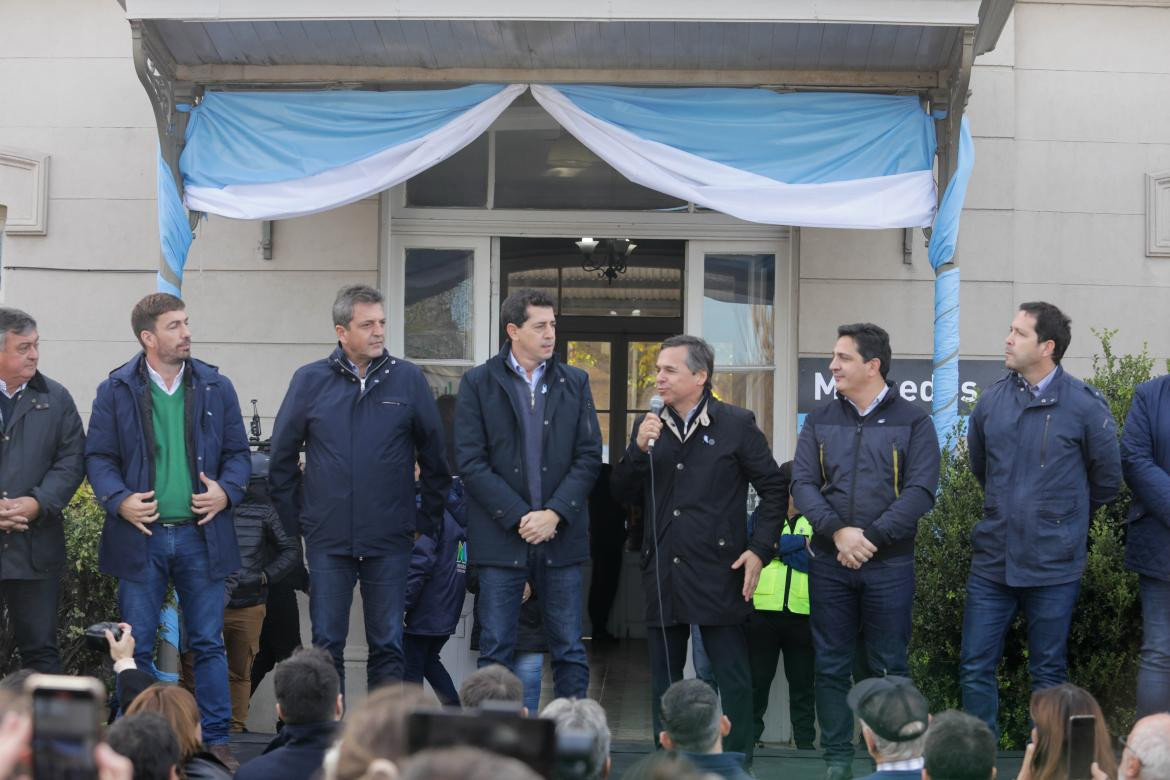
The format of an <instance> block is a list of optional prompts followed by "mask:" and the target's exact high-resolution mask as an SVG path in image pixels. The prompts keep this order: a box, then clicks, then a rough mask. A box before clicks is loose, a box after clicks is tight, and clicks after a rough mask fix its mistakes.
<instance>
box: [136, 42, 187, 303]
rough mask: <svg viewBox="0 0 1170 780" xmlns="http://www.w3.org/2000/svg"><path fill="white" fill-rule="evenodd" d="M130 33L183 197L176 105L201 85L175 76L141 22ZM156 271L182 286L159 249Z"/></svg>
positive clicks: (183, 118) (183, 122)
mask: <svg viewBox="0 0 1170 780" xmlns="http://www.w3.org/2000/svg"><path fill="white" fill-rule="evenodd" d="M130 35H131V41H132V50H133V56H134V70H135V72H136V73H137V74H138V80H139V81H141V82H142V86H143V87H144V88H145V89H146V94H147V96H148V97H149V98H150V105H151V108H152V109H153V110H154V121H155V125H156V127H157V129H158V144H159V149H160V150H161V152H162V157H163V160H164V161H165V162H166V164H167V167H169V168H170V169H171V175H172V176H173V177H174V179H175V183H176V184H177V186H178V188H179V197H180V198H182V197H183V177H182V176H181V175H180V174H179V155H180V154H182V152H183V137H184V134H185V132H186V129H187V114H186V113H184V112H181V111H179V110H178V109H177V105H178V104H179V103H180V102H185V103H188V104H194V103H195V101H196V100H197V99H198V98H199V97H201V96H202V94H203V88H202V87H200V86H197V85H195V84H191V83H189V82H182V81H178V80H177V79H176V78H175V64H174V58H173V57H172V56H171V53H170V52H169V51H168V50H167V47H166V45H165V44H164V43H163V42H162V41H160V40H158V39H157V38H156V37H155V36H153V35H151V34H150V32H149V27H147V25H146V23H145V22H141V21H131V22H130ZM188 219H189V222H190V226H191V230H194V229H195V225H196V224H198V222H199V213H198V212H191V213H190V214H189V215H188ZM158 267H159V273H160V274H161V275H162V277H163V278H164V279H166V280H167V281H168V282H170V283H171V284H173V285H174V286H175V287H182V280H181V279H179V278H177V277H176V276H175V273H174V271H172V270H171V268H170V266H169V265H167V262H166V260H165V259H164V258H163V256H162V254H161V252H160V254H159V261H158Z"/></svg>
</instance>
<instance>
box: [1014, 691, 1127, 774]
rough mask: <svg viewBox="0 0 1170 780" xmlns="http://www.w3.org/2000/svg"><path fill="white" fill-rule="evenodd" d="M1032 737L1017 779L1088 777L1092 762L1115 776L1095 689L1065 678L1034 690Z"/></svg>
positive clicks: (1114, 761) (1030, 708) (1109, 744)
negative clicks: (1089, 690)
mask: <svg viewBox="0 0 1170 780" xmlns="http://www.w3.org/2000/svg"><path fill="white" fill-rule="evenodd" d="M1029 712H1030V714H1031V716H1032V723H1033V724H1035V725H1034V726H1033V728H1032V741H1031V742H1029V743H1028V746H1027V748H1026V749H1025V750H1024V762H1023V764H1022V765H1021V767H1020V774H1019V775H1018V776H1017V777H1016V780H1088V779H1089V778H1090V777H1092V773H1091V771H1092V770H1091V767H1092V764H1093V763H1096V765H1097V767H1098V768H1099V770H1100V771H1101V772H1104V773H1105V774H1106V775H1107V776H1109V777H1117V759H1116V757H1115V756H1114V755H1113V746H1112V739H1111V738H1110V736H1109V730H1108V729H1107V728H1106V726H1105V715H1104V714H1103V713H1102V712H1101V706H1100V705H1099V704H1097V700H1096V699H1094V698H1093V694H1091V693H1089V692H1088V691H1086V690H1085V689H1084V688H1081V687H1079V686H1076V685H1073V684H1072V683H1063V684H1061V685H1057V686H1055V687H1053V688H1043V689H1041V690H1038V691H1036V692H1035V693H1033V694H1032V701H1031V703H1030V704H1029Z"/></svg>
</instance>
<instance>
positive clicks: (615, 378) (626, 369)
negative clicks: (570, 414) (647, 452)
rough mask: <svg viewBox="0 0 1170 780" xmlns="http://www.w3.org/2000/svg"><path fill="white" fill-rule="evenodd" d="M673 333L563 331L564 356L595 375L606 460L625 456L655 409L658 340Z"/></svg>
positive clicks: (593, 384)
mask: <svg viewBox="0 0 1170 780" xmlns="http://www.w3.org/2000/svg"><path fill="white" fill-rule="evenodd" d="M668 335H671V334H668V333H664V334H662V335H661V336H655V337H653V338H651V339H649V340H647V339H646V337H645V335H644V334H629V333H614V334H578V333H564V332H563V331H562V333H561V334H559V339H558V349H561V348H562V345H563V349H564V355H565V357H564V360H565V361H566V362H567V363H568V364H569V365H570V366H575V367H576V368H580V369H581V370H583V371H585V372H586V373H588V374H589V388H590V390H591V391H592V392H593V402H594V404H595V405H596V407H597V423H598V426H599V427H600V428H601V453H602V458H601V459H602V460H603V461H604V462H606V463H614V462H616V461H617V460H619V459H620V457H621V453H622V452H623V451H624V450H625V448H626V444H627V443H628V442H629V440H630V432H631V431H632V430H633V426H634V423H635V421H637V420H638V418H640V417H641V416H642V415H643V414H645V413H646V412H648V411H650V398H651V397H652V396H653V395H654V373H655V361H656V360H657V358H658V345H659V344H661V343H662V339H664V338H666V336H668Z"/></svg>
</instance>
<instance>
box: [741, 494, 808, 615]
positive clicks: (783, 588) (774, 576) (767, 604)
mask: <svg viewBox="0 0 1170 780" xmlns="http://www.w3.org/2000/svg"><path fill="white" fill-rule="evenodd" d="M812 532H813V529H812V525H810V524H809V522H808V520H806V519H805V517H804V515H801V516H800V517H798V518H796V522H795V523H794V524H793V526H792V530H791V531H790V532H788V533H794V534H800V535H801V536H805V537H808V536H812ZM752 603H753V604H754V605H755V608H756V609H759V610H764V611H767V612H782V611H784V610H785V609H787V610H788V611H789V612H794V613H796V614H797V615H807V614H808V612H809V609H808V574H807V573H805V572H803V571H797V570H796V569H793V568H791V567H789V566H788V565H786V564H785V563H784V562H783V561H781V560H780V559H779V558H774V559H772V562H771V563H769V564H768V565H767V566H765V567H764V569H763V571H761V572H760V584H759V585H757V586H756V595H755V596H754V597H753V599H752Z"/></svg>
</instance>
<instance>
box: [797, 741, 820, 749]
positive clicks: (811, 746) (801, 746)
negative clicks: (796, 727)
mask: <svg viewBox="0 0 1170 780" xmlns="http://www.w3.org/2000/svg"><path fill="white" fill-rule="evenodd" d="M796 749H797V750H816V749H817V746H816V745H815V744H813V743H812V742H797V743H796Z"/></svg>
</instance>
